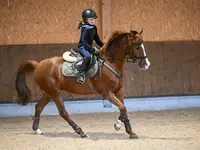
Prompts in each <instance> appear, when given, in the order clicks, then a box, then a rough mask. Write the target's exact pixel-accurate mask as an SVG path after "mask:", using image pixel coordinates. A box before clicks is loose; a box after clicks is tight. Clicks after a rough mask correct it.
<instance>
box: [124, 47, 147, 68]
mask: <svg viewBox="0 0 200 150" xmlns="http://www.w3.org/2000/svg"><path fill="white" fill-rule="evenodd" d="M130 46H131V54H133V56H132V57H130V56H127V57H126V62H132V63H137V64H138V63H140V62H142V60H144V59H146V58H147V56H143V57H139V56H136V55H135V47H134V45H133V44H131V45H130Z"/></svg>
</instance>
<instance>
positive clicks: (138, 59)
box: [98, 33, 147, 79]
mask: <svg viewBox="0 0 200 150" xmlns="http://www.w3.org/2000/svg"><path fill="white" fill-rule="evenodd" d="M125 35H128V36H129V37H130V36H131V35H130V33H127V34H125ZM124 37H125V36H121V37H119V38H118V40H119V39H122V38H124ZM141 46H143V41H142V42H141V43H140V47H141ZM136 48H138V46H135V44H134V43H131V44H130V42H129V44H128V45H126V47H125V51H126V53H127V54H131V55H132V56H128V55H127V57H126V58H125V59H122V58H113V57H112V56H104V55H102V54H100V55H99V57H98V58H99V61H100V62H101V65H100V70H102V67H103V66H106V67H107V68H108V69H109V70H110V71H112V72H113V73H114V74H115V75H116V76H117V78H118V79H122V76H123V74H120V73H118V72H117V71H116V70H115V69H114V68H112V67H111V66H110V65H109V64H108V63H106V61H112V62H115V61H125V60H126V61H127V62H132V63H135V64H140V63H141V62H142V60H144V59H146V58H147V56H143V57H140V56H137V55H136V54H135V49H136ZM142 48H143V49H144V47H142ZM129 60H131V61H129ZM100 72H101V71H100Z"/></svg>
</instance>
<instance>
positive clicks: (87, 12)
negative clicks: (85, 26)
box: [82, 9, 98, 21]
mask: <svg viewBox="0 0 200 150" xmlns="http://www.w3.org/2000/svg"><path fill="white" fill-rule="evenodd" d="M82 18H83V20H84V21H87V19H88V18H95V19H96V18H98V17H97V15H96V12H95V11H94V10H92V9H86V10H84V11H83V13H82Z"/></svg>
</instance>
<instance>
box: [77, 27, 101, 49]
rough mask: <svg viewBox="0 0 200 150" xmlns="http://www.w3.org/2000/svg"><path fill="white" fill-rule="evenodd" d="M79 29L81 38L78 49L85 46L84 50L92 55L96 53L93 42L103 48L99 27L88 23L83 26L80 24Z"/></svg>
mask: <svg viewBox="0 0 200 150" xmlns="http://www.w3.org/2000/svg"><path fill="white" fill-rule="evenodd" d="M78 28H79V29H80V28H81V37H80V40H79V43H78V47H79V48H80V47H81V46H84V48H85V49H86V50H87V51H89V52H90V53H93V52H94V48H93V47H92V43H93V40H94V41H95V42H96V43H97V44H98V45H99V46H100V47H102V46H103V45H104V44H103V42H102V41H101V40H100V38H99V35H98V32H97V27H96V26H95V25H90V24H88V23H86V24H82V23H80V24H79V26H78Z"/></svg>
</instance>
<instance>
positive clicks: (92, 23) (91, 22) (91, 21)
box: [87, 18, 96, 25]
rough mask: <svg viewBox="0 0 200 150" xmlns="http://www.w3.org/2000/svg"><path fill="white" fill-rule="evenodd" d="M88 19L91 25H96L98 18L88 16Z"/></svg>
mask: <svg viewBox="0 0 200 150" xmlns="http://www.w3.org/2000/svg"><path fill="white" fill-rule="evenodd" d="M87 21H88V23H89V24H90V25H94V24H95V21H96V19H95V18H88V19H87Z"/></svg>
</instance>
